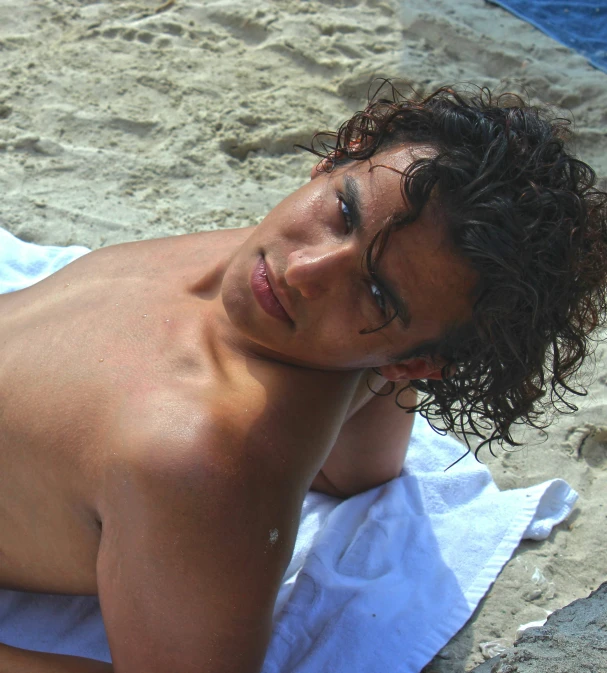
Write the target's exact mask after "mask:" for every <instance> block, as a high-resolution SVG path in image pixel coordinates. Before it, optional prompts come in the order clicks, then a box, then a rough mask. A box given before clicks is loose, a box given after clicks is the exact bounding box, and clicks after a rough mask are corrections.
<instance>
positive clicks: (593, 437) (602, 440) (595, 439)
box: [569, 423, 607, 467]
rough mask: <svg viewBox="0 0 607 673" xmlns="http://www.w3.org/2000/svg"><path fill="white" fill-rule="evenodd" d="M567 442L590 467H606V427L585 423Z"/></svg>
mask: <svg viewBox="0 0 607 673" xmlns="http://www.w3.org/2000/svg"><path fill="white" fill-rule="evenodd" d="M569 442H570V443H571V445H572V446H573V447H574V448H575V450H576V453H577V457H578V458H579V459H582V460H585V461H586V462H587V463H588V465H589V466H590V467H607V427H605V426H597V425H593V424H592V423H585V424H584V425H582V426H580V427H579V428H576V429H575V430H574V431H573V432H572V433H571V435H570V436H569Z"/></svg>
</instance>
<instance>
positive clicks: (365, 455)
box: [312, 384, 417, 497]
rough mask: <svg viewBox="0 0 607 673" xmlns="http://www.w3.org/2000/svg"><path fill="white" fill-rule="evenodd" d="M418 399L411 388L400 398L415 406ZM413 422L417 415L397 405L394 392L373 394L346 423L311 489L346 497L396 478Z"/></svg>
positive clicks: (408, 404) (400, 401) (403, 402)
mask: <svg viewBox="0 0 607 673" xmlns="http://www.w3.org/2000/svg"><path fill="white" fill-rule="evenodd" d="M388 386H389V384H386V385H385V386H384V388H383V389H382V390H381V391H380V392H382V393H383V392H385V389H389V388H388ZM416 399H417V396H416V392H415V390H413V389H411V390H408V391H406V392H403V393H402V394H401V395H400V397H399V403H400V404H402V405H404V406H414V405H415V403H416ZM414 419H415V415H414V414H412V413H407V411H406V410H405V409H401V408H400V407H399V406H398V405H397V404H396V401H395V393H392V394H390V395H385V396H384V395H374V394H373V393H370V397H369V399H368V401H367V402H366V403H365V404H364V405H363V406H361V407H360V408H358V409H357V410H356V411H355V413H353V414H352V416H350V418H349V419H348V420H347V421H346V422H345V423H344V425H343V427H342V429H341V431H340V433H339V436H338V438H337V441H336V442H335V445H334V446H333V449H332V450H331V453H330V454H329V456H328V457H327V459H326V461H325V464H324V465H323V467H322V470H321V473H320V474H319V475H318V477H317V478H316V479H315V480H314V483H313V485H312V488H313V489H315V490H319V491H322V492H325V493H329V494H331V495H337V496H341V497H347V496H350V495H355V494H356V493H360V492H362V491H365V490H367V489H369V488H373V487H374V486H379V485H380V484H383V483H385V482H386V481H389V480H390V479H394V478H395V477H397V476H398V475H399V474H400V471H401V469H402V466H403V462H404V459H405V454H406V452H407V447H408V445H409V439H410V437H411V429H412V427H413V421H414ZM325 480H326V481H325ZM327 482H328V483H327Z"/></svg>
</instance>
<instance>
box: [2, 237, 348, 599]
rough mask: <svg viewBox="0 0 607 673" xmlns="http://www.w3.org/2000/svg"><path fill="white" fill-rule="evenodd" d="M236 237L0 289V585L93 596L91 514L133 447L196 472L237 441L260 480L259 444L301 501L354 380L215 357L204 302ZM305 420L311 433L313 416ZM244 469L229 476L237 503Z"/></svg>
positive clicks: (233, 460)
mask: <svg viewBox="0 0 607 673" xmlns="http://www.w3.org/2000/svg"><path fill="white" fill-rule="evenodd" d="M246 235H248V232H246V233H245V232H243V231H241V230H235V231H231V232H221V233H211V234H200V235H194V236H188V237H180V238H174V239H166V240H162V241H150V242H144V243H137V244H128V245H125V246H118V247H115V248H110V249H106V250H101V251H97V252H95V253H92V254H90V255H87V256H85V257H84V258H82V259H80V260H78V261H77V262H75V263H73V264H72V265H70V266H69V267H67V268H66V269H64V270H63V271H61V272H59V273H57V274H55V275H54V276H52V277H51V278H49V279H47V280H46V281H43V282H42V283H40V284H38V285H37V286H34V287H32V288H29V289H27V290H24V291H21V292H17V293H14V294H11V295H4V296H2V297H0V309H1V310H2V313H3V316H4V318H3V323H2V328H1V330H2V331H1V332H0V339H1V341H2V344H3V346H2V348H3V359H2V364H1V365H0V395H1V396H2V433H1V434H0V474H2V482H3V485H2V489H0V540H1V543H0V544H1V551H2V559H3V562H2V565H1V570H0V585H1V586H3V587H9V588H15V589H24V590H35V591H49V592H57V593H79V594H84V593H97V590H98V585H97V568H96V564H97V554H98V549H99V543H100V540H101V536H102V528H103V520H102V518H103V516H102V513H103V510H104V508H105V509H107V508H111V506H112V502H111V498H110V497H109V495H108V488H109V486H108V484H109V482H110V481H111V479H112V475H116V474H121V473H122V471H124V474H123V475H122V479H123V483H126V473H127V472H128V471H129V470H131V471H132V470H135V469H137V468H136V467H135V466H136V465H140V464H141V461H142V460H144V461H153V460H154V458H149V457H148V456H147V455H145V456H143V457H142V453H145V452H146V451H150V455H151V454H154V455H155V456H156V459H158V460H159V461H160V462H162V461H163V460H166V463H165V464H164V468H165V469H166V471H167V472H168V473H170V471H171V466H174V471H175V474H180V473H179V470H180V468H181V467H182V466H183V464H184V462H187V461H191V462H193V463H197V465H196V464H192V465H190V466H189V468H188V469H189V470H191V471H192V474H194V473H196V471H197V470H202V471H204V470H205V469H207V468H209V466H211V465H212V466H213V467H214V468H215V469H217V467H218V466H222V467H221V469H225V470H233V471H242V467H241V466H240V465H239V461H240V460H241V459H243V456H244V453H243V451H245V450H246V451H248V452H250V456H251V458H253V457H254V458H255V460H256V461H259V465H258V467H256V468H255V469H254V470H253V472H252V473H251V474H252V475H253V474H254V473H256V472H258V473H259V475H260V477H261V476H262V475H264V474H265V476H264V477H263V479H265V480H266V481H264V482H263V483H264V485H265V487H267V488H271V487H272V483H273V482H272V480H271V478H269V477H268V471H267V469H266V470H265V473H264V471H263V468H262V465H263V458H262V457H261V455H260V454H261V453H263V452H264V451H265V450H266V449H267V451H268V452H270V453H273V456H272V458H273V459H276V460H279V464H283V467H282V468H281V469H283V470H284V464H285V462H286V461H288V460H291V461H295V462H294V463H293V464H292V465H291V466H290V467H291V469H290V470H289V474H291V475H292V474H296V475H297V477H296V479H295V482H294V483H293V484H292V486H294V489H293V492H294V494H296V498H295V500H300V499H301V498H302V497H303V494H304V492H305V490H306V488H307V487H308V486H309V483H310V481H311V479H312V478H313V477H314V475H315V474H316V472H317V471H318V469H319V467H320V464H321V463H322V459H323V457H324V455H325V454H326V452H327V450H328V448H329V447H330V438H331V437H334V434H335V432H337V431H338V428H339V425H340V423H339V417H340V409H341V414H342V416H343V412H344V411H345V405H347V403H346V402H344V400H346V398H347V395H348V394H349V393H348V391H350V392H351V388H352V386H351V385H345V386H344V385H343V384H342V383H339V384H338V385H337V387H335V388H334V390H333V392H339V390H341V392H342V393H343V394H342V396H341V397H342V399H341V400H339V399H337V398H334V402H333V403H331V397H332V395H331V394H329V387H330V386H329V387H327V383H328V382H329V381H330V380H332V379H335V380H336V382H337V378H339V381H343V380H344V375H343V374H341V375H340V376H339V377H335V376H332V375H331V374H330V373H328V372H324V373H323V372H311V371H310V370H303V369H298V368H296V367H291V366H288V365H280V364H277V363H273V364H269V363H267V362H264V361H257V362H252V361H250V360H249V359H246V358H238V357H226V354H225V352H224V351H223V350H222V349H223V345H222V344H221V343H219V342H218V341H217V340H216V338H215V337H216V330H215V329H214V326H213V325H210V324H209V320H210V319H211V318H210V315H211V314H210V312H209V311H207V309H206V307H207V305H208V304H209V302H212V301H213V299H214V295H215V294H216V293H217V290H216V284H215V281H214V274H216V273H217V271H218V268H217V267H218V262H219V261H220V260H222V259H223V258H224V257H225V253H226V251H228V250H229V249H230V247H231V246H235V245H238V243H239V241H240V240H242V238H243V237H246ZM312 378H314V380H317V379H318V378H322V379H324V380H325V385H324V386H323V388H322V390H325V391H327V393H326V394H325V395H323V394H322V393H320V394H319V393H318V390H317V392H316V394H315V397H316V399H317V400H319V398H324V399H323V402H322V404H313V405H312V408H311V402H310V400H305V399H304V398H305V397H306V396H307V395H308V393H307V392H306V391H307V390H309V389H311V386H310V384H311V380H312ZM346 378H347V377H346ZM351 378H352V381H353V380H354V376H352V377H351ZM298 401H299V403H298ZM302 405H303V406H302ZM297 408H299V409H300V413H299V414H298V416H299V420H297V419H296V418H295V417H294V414H293V412H294V411H295V410H296V409H297ZM285 409H290V411H291V413H290V414H288V415H287V417H285V415H284V413H283V412H284V410H285ZM321 410H322V411H321ZM315 416H316V418H315V420H316V423H315V424H314V425H315V427H316V428H318V430H317V431H315V430H314V429H313V428H311V427H310V424H309V421H310V420H311V419H312V418H314V417H315ZM321 416H324V418H325V422H323V419H322V417H321ZM305 419H308V424H307V425H306V420H305ZM342 420H343V418H342ZM300 424H301V426H302V427H304V426H305V427H306V428H307V432H306V433H301V438H300V443H302V445H303V444H304V443H305V444H306V446H307V447H309V450H308V451H307V452H305V453H304V452H302V451H296V452H293V451H291V452H287V451H286V450H285V447H281V446H280V445H279V444H280V438H281V435H282V434H284V435H285V437H293V436H294V435H293V430H296V428H297V426H298V425H300ZM213 427H217V428H219V427H221V432H222V440H221V441H222V443H223V447H224V451H223V455H221V452H220V451H219V449H217V448H213V447H211V446H210V444H211V443H212V441H211V440H210V438H209V441H208V442H207V441H206V439H205V438H206V437H207V435H208V434H209V432H210V428H213ZM269 431H271V432H270V434H268V432H269ZM211 432H212V431H211ZM304 435H305V437H304ZM323 437H324V441H323ZM290 441H291V442H293V441H296V440H294V439H291V440H290ZM264 445H265V447H266V448H265V449H264ZM138 452H139V453H138ZM256 452H257V453H256ZM159 454H160V455H159ZM266 455H267V454H266ZM161 456H165V457H164V458H163V457H161ZM289 456H290V457H289ZM270 462H272V460H270ZM266 467H267V466H266ZM285 471H286V470H285ZM277 474H278V473H277ZM183 476H184V475H183V474H180V476H179V477H178V479H181V478H182V477H183ZM249 477H251V475H249ZM284 478H285V479H287V477H286V476H285V477H284ZM290 478H292V477H290ZM240 481H241V480H239V478H238V476H237V475H235V476H233V489H232V495H233V497H234V499H235V500H238V499H239V498H240V497H241V495H240V494H239V491H238V489H239V486H242V484H241V483H240ZM262 481H263V480H262ZM250 486H251V483H249V484H248V485H247V488H249V487H250ZM114 487H115V485H114V486H112V488H114ZM193 488H195V486H193ZM114 496H116V494H115V493H114V492H113V495H112V497H114ZM108 498H109V500H108ZM159 505H160V506H161V507H163V506H164V503H159ZM294 506H297V505H294ZM296 523H297V522H296V521H292V522H291V524H290V527H291V530H290V531H284V530H283V531H279V532H278V533H273V534H272V535H270V530H274V529H278V526H272V527H271V528H269V529H268V536H267V537H268V540H269V539H270V538H272V539H274V536H275V535H276V534H281V533H282V534H283V535H285V536H289V535H292V533H293V531H294V530H295V527H296ZM264 542H265V541H264ZM286 558H288V554H287V556H286Z"/></svg>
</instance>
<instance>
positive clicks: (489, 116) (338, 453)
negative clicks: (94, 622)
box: [0, 90, 607, 673]
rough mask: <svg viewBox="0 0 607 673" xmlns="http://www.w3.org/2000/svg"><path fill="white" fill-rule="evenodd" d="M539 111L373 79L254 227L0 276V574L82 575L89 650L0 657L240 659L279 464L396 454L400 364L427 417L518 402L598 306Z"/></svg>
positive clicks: (598, 265)
mask: <svg viewBox="0 0 607 673" xmlns="http://www.w3.org/2000/svg"><path fill="white" fill-rule="evenodd" d="M500 105H502V106H501V107H500ZM521 105H522V104H521ZM562 132H563V129H562V127H561V126H559V125H558V124H551V123H549V122H544V121H541V119H540V117H538V115H537V113H536V111H535V110H533V109H530V108H524V107H520V106H519V107H507V106H505V105H504V104H503V103H502V102H500V101H497V103H495V102H493V101H490V100H488V99H487V97H486V96H483V97H481V98H476V99H475V98H470V99H467V98H461V97H459V96H458V95H455V94H453V93H452V92H449V91H447V90H443V91H439V92H437V93H436V94H435V95H433V96H431V97H429V98H428V99H426V100H423V101H417V102H415V101H407V100H397V101H396V102H389V101H375V102H373V103H371V104H370V105H369V107H368V108H367V110H366V111H365V112H364V113H360V114H358V115H357V116H355V117H354V118H353V119H352V120H350V122H349V123H348V124H347V125H345V126H344V127H342V129H341V130H340V132H339V133H338V134H337V136H336V141H335V146H334V148H333V149H332V150H331V151H328V152H327V153H326V154H325V155H324V159H323V160H322V161H321V163H320V164H318V166H317V167H316V168H315V169H314V170H313V172H312V179H311V180H310V182H309V183H307V184H306V185H304V186H303V187H301V189H299V190H298V191H297V192H295V193H294V194H293V195H291V196H289V197H288V198H287V199H286V200H285V201H283V202H282V203H281V204H280V205H278V206H277V207H276V208H275V209H274V210H273V211H272V212H271V213H270V214H269V215H268V216H267V217H266V219H265V220H264V221H263V222H262V223H261V224H260V225H259V226H257V227H256V228H251V229H240V230H233V231H218V232H208V233H200V234H194V235H188V236H181V237H175V238H170V239H162V240H154V241H144V242H137V243H129V244H124V245H119V246H114V247H110V248H106V249H101V250H98V251H96V252H93V253H91V254H89V255H86V256H84V257H82V258H80V259H78V260H77V261H75V262H73V263H72V264H70V265H68V266H67V267H65V268H64V269H63V270H61V271H59V272H58V273H56V274H54V275H53V276H51V277H50V278H48V279H47V280H45V281H43V282H41V283H39V284H37V285H35V286H33V287H31V288H28V289H26V290H22V291H19V292H15V293H12V294H8V295H3V296H2V297H0V312H1V313H2V316H3V320H2V323H1V325H0V342H1V343H2V360H1V362H0V395H1V396H2V406H1V417H2V425H1V430H0V474H2V489H1V490H0V540H1V542H0V558H1V561H2V562H1V563H0V586H2V587H5V588H11V589H17V590H24V591H36V592H52V593H69V594H97V593H98V595H99V598H100V602H101V608H102V613H103V619H104V623H105V627H106V631H107V635H108V640H109V644H110V649H111V653H112V659H113V664H112V665H111V666H110V665H107V664H102V663H99V662H94V661H92V660H85V659H80V658H75V657H66V656H59V655H46V654H36V653H32V652H26V651H24V650H18V649H16V648H12V647H8V646H0V671H1V672H4V671H11V672H14V671H21V670H23V671H26V670H27V671H28V672H29V673H49V672H51V671H52V672H56V673H60V672H68V671H79V672H82V673H85V672H90V673H93V672H94V671H98V672H101V671H112V670H113V671H116V673H165V672H167V671H171V672H175V673H193V672H199V671H208V672H209V673H252V672H254V671H258V670H259V668H260V667H261V665H262V662H263V658H264V654H265V650H266V647H267V643H268V639H269V636H270V632H271V616H272V608H273V604H274V600H275V597H276V594H277V591H278V587H279V584H280V581H281V577H282V574H283V572H284V570H285V568H286V566H287V564H288V561H289V558H290V555H291V552H292V548H293V544H294V539H295V534H296V531H297V524H298V520H299V512H300V507H301V504H302V501H303V498H304V495H305V493H306V491H307V490H308V489H309V488H310V486H311V485H312V486H313V487H314V488H316V489H318V490H323V491H325V492H327V493H331V494H334V495H338V496H341V497H346V496H348V495H351V494H354V493H357V492H360V491H362V490H365V489H367V488H370V487H373V486H375V485H378V484H381V483H383V482H385V481H387V480H389V479H391V478H393V477H396V476H397V475H398V474H399V472H400V469H401V466H402V463H403V458H404V453H405V451H406V446H407V441H408V438H409V434H410V431H411V425H412V420H413V415H412V414H408V413H406V412H405V411H403V410H402V408H400V407H401V406H405V407H413V406H414V405H415V402H416V398H415V394H416V393H415V389H418V390H421V391H423V392H425V393H427V396H426V400H427V401H426V402H425V403H423V404H421V406H419V407H418V408H421V410H422V411H424V412H425V413H426V414H427V413H429V410H430V409H431V408H433V409H435V410H436V414H437V415H439V416H440V417H441V418H442V420H443V423H444V425H446V426H448V427H451V428H455V427H459V426H460V425H463V424H465V423H468V427H470V428H471V429H472V431H474V429H475V427H478V423H479V419H480V422H481V423H482V422H484V420H487V419H489V420H491V421H492V422H493V427H494V432H493V436H494V437H495V438H497V439H500V438H501V439H503V440H505V441H508V440H509V439H510V436H509V428H510V426H511V424H512V423H513V422H514V421H516V420H522V421H534V420H535V418H536V416H535V415H534V414H535V412H536V411H537V409H538V406H537V405H538V403H539V400H540V397H541V395H542V394H543V393H544V392H545V390H546V389H548V390H552V391H555V392H556V393H557V394H559V392H560V391H561V390H562V389H563V386H564V385H566V377H567V376H568V375H569V374H571V373H573V372H574V371H575V369H576V368H577V366H578V365H579V364H580V362H581V360H582V359H583V357H584V355H585V354H586V344H587V337H588V335H589V334H590V332H591V331H592V330H593V329H594V328H595V327H596V326H597V325H598V324H599V322H600V320H601V319H602V317H603V313H604V309H605V305H604V298H603V294H602V288H603V287H604V285H605V277H606V273H607V262H606V258H607V252H606V251H607V234H606V231H605V230H606V227H607V225H606V218H605V203H606V199H605V194H603V193H601V192H599V191H597V190H595V189H593V187H592V183H593V179H594V178H593V175H592V173H591V171H590V169H589V168H588V167H586V166H585V165H583V164H581V163H579V162H577V161H576V160H575V159H572V158H571V157H570V156H569V155H568V154H567V153H566V152H565V150H564V149H563V146H562V142H561V140H560V135H561V134H562ZM555 302H556V303H555ZM397 382H399V383H401V384H402V385H401V386H400V387H401V388H402V386H405V392H404V393H403V394H401V395H400V396H399V397H398V401H399V404H400V406H399V405H397V404H395V396H394V395H387V394H384V393H390V392H391V391H392V389H393V388H394V385H393V384H395V383H397ZM407 384H411V385H410V386H409V387H407ZM371 389H372V390H374V391H376V392H380V393H381V395H376V394H374V393H373V392H371ZM431 402H432V404H433V405H434V406H433V407H431V406H430V404H431ZM475 424H476V425H475ZM271 530H276V531H278V538H277V539H276V542H275V543H274V544H272V545H269V544H268V536H269V531H271Z"/></svg>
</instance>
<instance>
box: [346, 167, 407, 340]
mask: <svg viewBox="0 0 607 673" xmlns="http://www.w3.org/2000/svg"><path fill="white" fill-rule="evenodd" d="M343 184H344V193H345V197H346V202H347V205H348V208H349V210H350V217H351V218H352V224H353V225H354V228H355V229H361V228H362V208H361V198H360V187H359V186H358V182H357V181H356V179H355V178H354V177H352V176H351V175H346V176H345V177H344V183H343ZM364 255H365V257H366V251H365V253H364ZM371 275H372V277H373V278H374V279H375V280H376V281H377V283H378V284H379V285H381V288H382V289H383V290H384V291H385V292H386V294H387V295H388V298H389V301H390V304H392V306H393V307H394V309H395V310H396V312H397V315H398V320H399V322H400V323H401V324H402V326H403V327H404V328H405V329H407V328H409V327H410V325H411V311H410V310H409V306H408V305H407V302H406V301H405V300H404V299H403V298H402V297H401V296H400V295H399V293H398V292H397V291H396V289H395V287H394V285H392V283H391V282H390V281H389V280H388V279H387V278H385V277H384V276H382V274H381V272H380V271H379V269H377V270H376V271H373V273H372V274H371Z"/></svg>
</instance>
